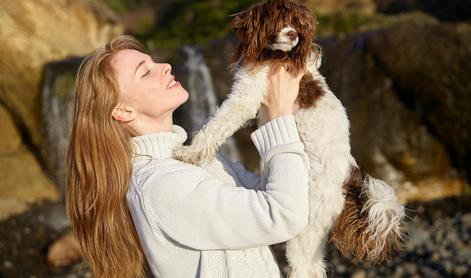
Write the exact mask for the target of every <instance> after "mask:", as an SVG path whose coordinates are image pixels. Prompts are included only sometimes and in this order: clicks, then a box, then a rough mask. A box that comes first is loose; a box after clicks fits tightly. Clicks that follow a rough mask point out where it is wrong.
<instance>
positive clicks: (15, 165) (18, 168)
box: [0, 144, 59, 220]
mask: <svg viewBox="0 0 471 278" xmlns="http://www.w3.org/2000/svg"><path fill="white" fill-rule="evenodd" d="M0 169H1V177H2V181H1V182H0V220H2V219H5V218H7V217H9V216H10V215H11V214H16V213H19V212H22V211H24V210H25V209H26V208H27V207H28V206H29V205H30V204H31V203H34V202H38V201H40V200H44V199H47V200H57V199H59V193H58V190H57V188H56V187H55V185H54V184H53V183H52V182H51V180H50V179H49V178H48V177H47V176H46V175H45V174H44V173H43V171H42V169H41V166H40V165H39V163H38V161H37V159H36V157H35V156H34V155H33V154H32V153H31V152H30V151H29V150H28V149H27V147H26V146H25V145H24V144H22V145H20V147H19V148H18V149H17V150H16V151H14V152H12V153H9V154H0Z"/></svg>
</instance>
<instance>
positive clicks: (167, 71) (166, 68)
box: [162, 64, 172, 76]
mask: <svg viewBox="0 0 471 278" xmlns="http://www.w3.org/2000/svg"><path fill="white" fill-rule="evenodd" d="M171 73H172V66H171V65H170V64H162V76H165V75H167V74H171Z"/></svg>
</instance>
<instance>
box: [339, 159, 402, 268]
mask: <svg viewBox="0 0 471 278" xmlns="http://www.w3.org/2000/svg"><path fill="white" fill-rule="evenodd" d="M363 180H364V179H363V177H362V175H361V173H360V170H359V169H358V168H357V167H352V169H351V172H350V175H349V178H348V179H347V180H346V181H345V182H344V185H343V189H344V194H345V204H344V208H343V210H342V213H341V214H340V215H339V216H338V218H337V220H336V222H335V226H334V228H333V231H332V237H331V240H332V241H333V242H334V244H335V246H336V247H337V249H339V250H340V252H341V253H342V254H343V255H345V256H347V255H349V254H350V255H352V256H353V260H354V261H361V260H368V261H370V262H372V263H381V262H382V261H391V258H392V254H393V252H394V251H397V250H400V249H401V248H402V246H401V242H402V240H401V238H399V236H397V234H395V233H389V238H387V240H386V241H385V242H386V245H385V246H383V247H382V248H378V246H376V245H377V241H375V240H371V239H372V238H373V237H372V231H370V230H369V229H367V227H368V211H363V212H362V208H363V207H364V206H365V204H366V202H367V200H368V196H367V195H366V194H365V193H366V192H364V191H363V184H364V181H363ZM378 249H380V250H381V252H380V253H378V254H372V251H373V250H378Z"/></svg>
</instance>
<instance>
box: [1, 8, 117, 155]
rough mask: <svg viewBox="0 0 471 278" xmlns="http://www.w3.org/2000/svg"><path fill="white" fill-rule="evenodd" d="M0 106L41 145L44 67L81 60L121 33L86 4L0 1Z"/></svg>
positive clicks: (109, 19) (110, 20) (98, 9)
mask: <svg viewBox="0 0 471 278" xmlns="http://www.w3.org/2000/svg"><path fill="white" fill-rule="evenodd" d="M0 6H1V7H2V9H1V12H0V25H1V26H2V28H0V41H2V44H1V46H0V57H2V59H1V60H0V76H1V79H0V88H1V89H2V90H1V91H0V101H1V102H3V103H6V104H7V105H8V106H9V107H11V109H12V110H13V112H14V113H15V115H17V116H18V119H17V120H18V121H20V122H21V123H23V125H24V128H25V132H27V134H28V135H29V136H31V138H32V142H33V143H34V144H35V145H36V146H39V145H40V143H41V140H42V138H43V137H42V132H41V127H40V122H41V117H40V106H39V90H38V88H39V83H40V80H41V71H42V67H43V65H44V64H45V63H47V62H50V61H54V60H60V59H63V58H65V57H67V56H69V55H84V54H87V53H88V52H90V51H91V50H92V49H94V48H96V47H99V46H103V45H104V44H105V43H106V42H107V41H108V40H109V39H110V38H111V37H113V36H114V35H117V34H119V33H121V28H120V27H119V26H118V25H117V24H116V23H115V22H114V20H113V18H112V17H110V16H108V15H106V13H104V12H101V11H100V8H99V7H98V6H96V5H91V4H89V3H88V2H85V1H81V0H80V1H65V0H59V1H56V0H43V1H10V0H0Z"/></svg>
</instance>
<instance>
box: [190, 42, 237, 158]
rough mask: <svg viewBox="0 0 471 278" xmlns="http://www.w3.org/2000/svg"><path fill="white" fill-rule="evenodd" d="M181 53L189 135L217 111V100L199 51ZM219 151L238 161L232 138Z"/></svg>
mask: <svg viewBox="0 0 471 278" xmlns="http://www.w3.org/2000/svg"><path fill="white" fill-rule="evenodd" d="M182 51H183V53H184V55H185V63H184V65H183V67H184V70H185V72H186V73H187V84H186V86H188V87H187V88H188V90H189V92H190V99H189V110H190V111H189V115H191V116H190V121H191V128H190V129H191V132H189V134H193V133H194V132H195V131H197V130H199V129H201V128H202V127H203V125H204V124H205V123H206V122H207V121H208V120H209V117H211V116H212V115H214V113H215V112H216V109H217V99H216V94H215V92H214V87H213V82H212V79H211V74H210V72H209V68H208V66H207V65H206V63H205V62H204V58H203V55H202V54H201V51H199V50H197V49H196V48H194V47H191V46H183V47H182ZM220 151H221V152H222V153H223V154H225V155H227V156H228V157H230V158H231V159H232V160H233V161H239V160H240V156H239V151H238V149H237V146H236V143H235V140H234V138H233V137H230V138H228V139H227V140H226V142H225V143H224V144H223V145H222V147H221V150H220Z"/></svg>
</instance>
